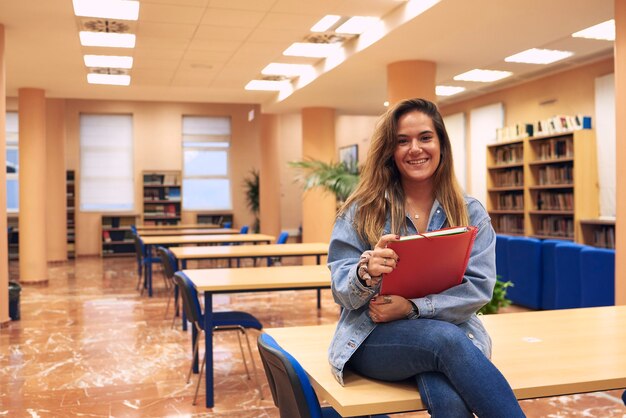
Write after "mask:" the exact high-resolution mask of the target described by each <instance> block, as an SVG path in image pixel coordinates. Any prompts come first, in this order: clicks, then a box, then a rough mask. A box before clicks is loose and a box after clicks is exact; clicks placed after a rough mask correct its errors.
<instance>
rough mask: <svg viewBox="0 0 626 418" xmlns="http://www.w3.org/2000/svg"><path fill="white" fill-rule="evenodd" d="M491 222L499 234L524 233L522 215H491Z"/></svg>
mask: <svg viewBox="0 0 626 418" xmlns="http://www.w3.org/2000/svg"><path fill="white" fill-rule="evenodd" d="M491 223H492V225H493V228H494V229H495V230H496V232H498V233H500V234H524V217H523V216H515V215H501V216H492V218H491Z"/></svg>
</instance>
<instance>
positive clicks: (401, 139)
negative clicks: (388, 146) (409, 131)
mask: <svg viewBox="0 0 626 418" xmlns="http://www.w3.org/2000/svg"><path fill="white" fill-rule="evenodd" d="M407 142H409V140H408V139H406V138H398V144H400V145H401V144H406V143H407Z"/></svg>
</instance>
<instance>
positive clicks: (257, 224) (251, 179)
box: [243, 169, 261, 232]
mask: <svg viewBox="0 0 626 418" xmlns="http://www.w3.org/2000/svg"><path fill="white" fill-rule="evenodd" d="M243 186H244V189H245V191H246V205H247V206H248V209H250V211H252V213H253V214H254V225H253V226H252V229H253V230H254V232H259V231H260V229H261V221H260V220H259V171H258V170H255V169H252V170H251V171H250V176H248V177H246V178H245V179H244V180H243Z"/></svg>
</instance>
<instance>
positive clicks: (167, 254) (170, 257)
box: [157, 247, 178, 278]
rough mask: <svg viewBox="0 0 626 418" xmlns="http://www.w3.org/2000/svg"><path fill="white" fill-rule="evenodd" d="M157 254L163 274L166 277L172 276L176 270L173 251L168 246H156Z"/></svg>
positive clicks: (176, 264)
mask: <svg viewBox="0 0 626 418" xmlns="http://www.w3.org/2000/svg"><path fill="white" fill-rule="evenodd" d="M157 254H158V255H159V258H160V260H161V263H162V264H163V270H165V275H166V276H167V277H168V278H173V277H174V273H176V270H178V268H177V267H178V263H177V262H176V257H175V256H174V253H172V252H171V251H170V250H169V248H166V247H157Z"/></svg>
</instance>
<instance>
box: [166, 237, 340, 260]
mask: <svg viewBox="0 0 626 418" xmlns="http://www.w3.org/2000/svg"><path fill="white" fill-rule="evenodd" d="M243 236H245V235H243ZM170 250H171V251H172V253H173V254H174V256H175V257H176V258H177V259H179V260H191V259H211V258H243V257H289V256H307V255H327V254H328V244H327V243H321V242H312V243H302V244H268V245H236V246H213V247H174V248H170Z"/></svg>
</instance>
